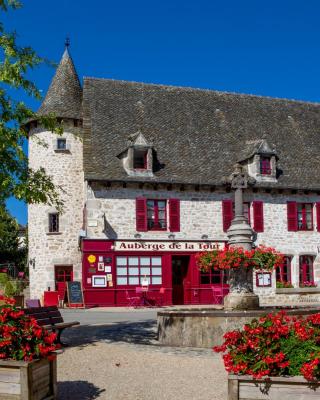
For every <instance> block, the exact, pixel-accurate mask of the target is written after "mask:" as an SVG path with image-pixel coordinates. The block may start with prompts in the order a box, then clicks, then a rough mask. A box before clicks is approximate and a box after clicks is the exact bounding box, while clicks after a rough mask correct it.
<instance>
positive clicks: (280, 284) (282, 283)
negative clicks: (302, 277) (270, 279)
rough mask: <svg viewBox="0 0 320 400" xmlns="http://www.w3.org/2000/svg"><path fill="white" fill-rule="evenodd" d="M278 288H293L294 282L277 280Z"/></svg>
mask: <svg viewBox="0 0 320 400" xmlns="http://www.w3.org/2000/svg"><path fill="white" fill-rule="evenodd" d="M276 287H277V289H293V284H292V283H291V282H285V281H277V282H276Z"/></svg>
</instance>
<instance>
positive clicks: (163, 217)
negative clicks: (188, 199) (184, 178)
mask: <svg viewBox="0 0 320 400" xmlns="http://www.w3.org/2000/svg"><path fill="white" fill-rule="evenodd" d="M168 214H169V215H168ZM167 229H169V230H170V232H180V200H179V199H169V200H151V199H146V198H145V197H137V198H136V230H137V231H138V232H147V231H150V230H151V231H152V230H154V231H159V230H167Z"/></svg>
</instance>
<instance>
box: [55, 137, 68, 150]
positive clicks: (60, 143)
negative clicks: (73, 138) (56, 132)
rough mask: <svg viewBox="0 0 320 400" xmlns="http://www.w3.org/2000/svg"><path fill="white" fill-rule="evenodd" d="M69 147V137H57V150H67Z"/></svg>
mask: <svg viewBox="0 0 320 400" xmlns="http://www.w3.org/2000/svg"><path fill="white" fill-rule="evenodd" d="M66 149H67V139H64V138H58V139H57V150H66Z"/></svg>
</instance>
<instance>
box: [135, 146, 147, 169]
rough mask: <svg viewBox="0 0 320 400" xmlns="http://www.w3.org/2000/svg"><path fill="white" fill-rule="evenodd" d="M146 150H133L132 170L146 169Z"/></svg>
mask: <svg viewBox="0 0 320 400" xmlns="http://www.w3.org/2000/svg"><path fill="white" fill-rule="evenodd" d="M147 154H148V151H147V150H137V149H135V150H134V156H133V168H134V169H147Z"/></svg>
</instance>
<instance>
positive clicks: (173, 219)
mask: <svg viewBox="0 0 320 400" xmlns="http://www.w3.org/2000/svg"><path fill="white" fill-rule="evenodd" d="M169 218H170V232H180V200H179V199H170V200H169Z"/></svg>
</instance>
